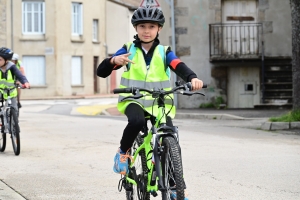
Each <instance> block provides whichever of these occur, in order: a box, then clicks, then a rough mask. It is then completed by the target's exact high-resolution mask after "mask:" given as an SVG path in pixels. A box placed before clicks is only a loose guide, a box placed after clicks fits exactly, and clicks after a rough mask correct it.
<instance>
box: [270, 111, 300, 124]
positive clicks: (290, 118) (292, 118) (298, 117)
mask: <svg viewBox="0 0 300 200" xmlns="http://www.w3.org/2000/svg"><path fill="white" fill-rule="evenodd" d="M269 120H270V121H271V122H299V121H300V110H295V111H290V112H288V113H287V114H284V115H282V116H279V117H271V118H270V119H269Z"/></svg>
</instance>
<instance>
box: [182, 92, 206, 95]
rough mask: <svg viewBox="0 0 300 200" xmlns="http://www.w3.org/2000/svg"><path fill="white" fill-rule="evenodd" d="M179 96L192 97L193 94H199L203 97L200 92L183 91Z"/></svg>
mask: <svg viewBox="0 0 300 200" xmlns="http://www.w3.org/2000/svg"><path fill="white" fill-rule="evenodd" d="M181 94H183V95H187V96H192V95H194V94H200V95H202V96H205V94H202V93H201V92H190V91H184V92H182V93H181Z"/></svg>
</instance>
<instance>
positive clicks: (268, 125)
mask: <svg viewBox="0 0 300 200" xmlns="http://www.w3.org/2000/svg"><path fill="white" fill-rule="evenodd" d="M261 129H262V130H266V131H276V130H290V129H300V122H264V123H262V125H261Z"/></svg>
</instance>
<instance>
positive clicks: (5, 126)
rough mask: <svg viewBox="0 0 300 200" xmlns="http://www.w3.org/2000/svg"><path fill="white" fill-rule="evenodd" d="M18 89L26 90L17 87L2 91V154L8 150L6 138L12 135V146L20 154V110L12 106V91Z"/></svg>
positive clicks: (0, 113) (0, 108)
mask: <svg viewBox="0 0 300 200" xmlns="http://www.w3.org/2000/svg"><path fill="white" fill-rule="evenodd" d="M16 87H19V88H22V89H23V88H24V87H23V86H20V85H16V86H15V87H11V88H6V89H0V93H1V107H0V118H1V136H0V152H4V151H5V148H6V136H7V134H9V135H10V137H11V141H12V146H13V150H14V153H15V155H16V156H17V155H19V154H20V150H21V144H20V127H19V120H18V108H17V107H16V106H15V107H13V106H12V98H11V96H10V91H12V90H14V89H15V88H16Z"/></svg>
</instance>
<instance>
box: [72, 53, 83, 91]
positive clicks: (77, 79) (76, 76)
mask: <svg viewBox="0 0 300 200" xmlns="http://www.w3.org/2000/svg"><path fill="white" fill-rule="evenodd" d="M81 60H82V59H81V57H80V56H73V57H72V67H71V74H72V80H71V84H72V85H82V61H81Z"/></svg>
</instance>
